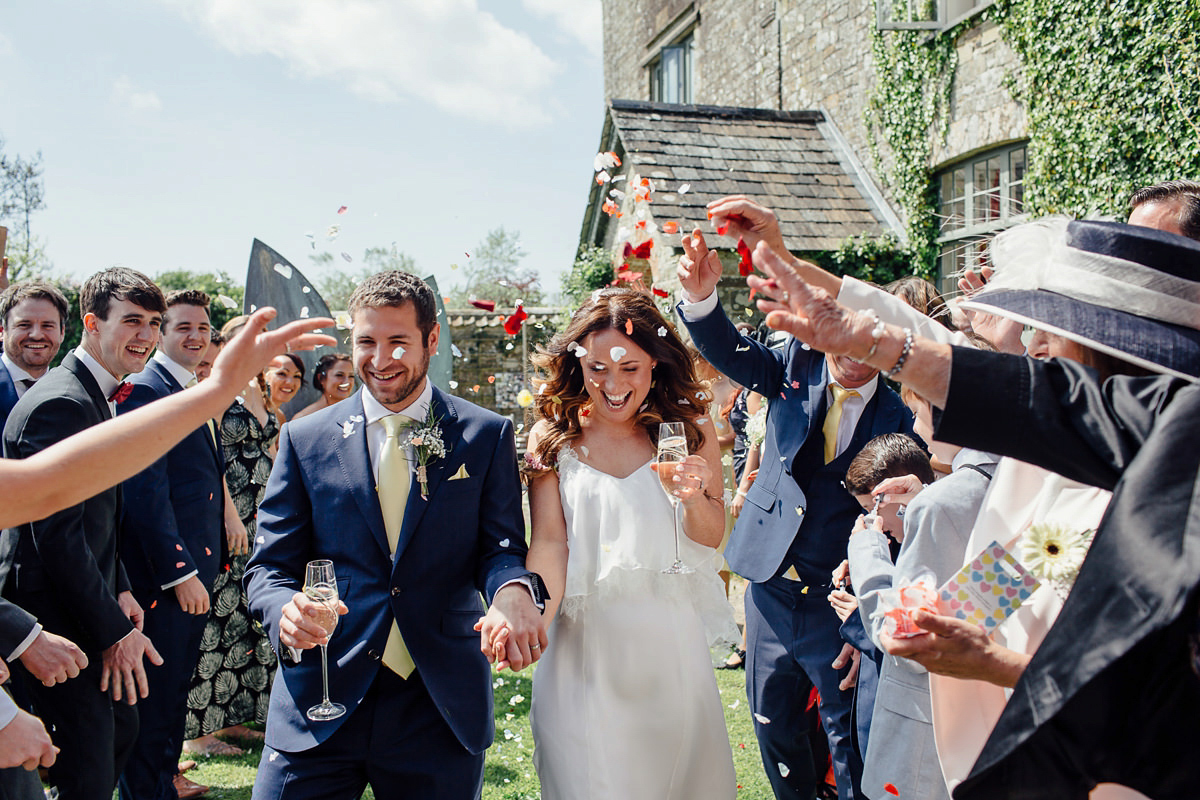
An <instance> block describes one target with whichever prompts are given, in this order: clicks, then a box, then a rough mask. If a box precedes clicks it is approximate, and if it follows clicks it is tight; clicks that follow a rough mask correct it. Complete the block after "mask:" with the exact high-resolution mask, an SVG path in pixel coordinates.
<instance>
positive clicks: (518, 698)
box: [508, 694, 525, 706]
mask: <svg viewBox="0 0 1200 800" xmlns="http://www.w3.org/2000/svg"><path fill="white" fill-rule="evenodd" d="M524 702H525V695H523V694H514V695H513V696H512V697H510V698H508V704H509V705H510V706H515V705H519V704H521V703H524Z"/></svg>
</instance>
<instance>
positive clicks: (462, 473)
mask: <svg viewBox="0 0 1200 800" xmlns="http://www.w3.org/2000/svg"><path fill="white" fill-rule="evenodd" d="M469 477H471V474H470V473H469V472H467V465H466V464H463V465H462V466H461V467H459V468H458V472H456V473H454V474H453V475H451V476H450V477H449V479H448V480H452V481H457V480H462V479H463V478H469Z"/></svg>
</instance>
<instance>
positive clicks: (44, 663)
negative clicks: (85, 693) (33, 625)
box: [20, 631, 88, 686]
mask: <svg viewBox="0 0 1200 800" xmlns="http://www.w3.org/2000/svg"><path fill="white" fill-rule="evenodd" d="M20 661H21V663H22V664H23V665H24V666H25V669H27V670H29V674H31V675H33V677H35V678H37V679H38V680H39V681H41V682H42V684H43V685H44V686H53V685H54V684H56V683H66V682H67V680H69V679H71V678H75V677H78V676H79V671H80V670H82V669H84V668H86V667H87V665H88V657H87V656H86V655H85V654H84V652H83V651H82V650H80V649H79V645H77V644H75V643H74V642H72V641H71V640H70V639H66V638H63V637H62V636H59V635H57V634H54V633H50V632H49V631H42V632H41V633H39V634H38V636H37V638H36V639H34V640H33V642H31V643H30V645H29V647H26V648H25V652H23V653H21V655H20Z"/></svg>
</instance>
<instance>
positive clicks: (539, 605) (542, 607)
mask: <svg viewBox="0 0 1200 800" xmlns="http://www.w3.org/2000/svg"><path fill="white" fill-rule="evenodd" d="M514 583H519V584H521V585H522V586H524V587H525V588H526V589H527V590H528V591H529V597H530V599H532V600H533V604H534V605H535V606H537V608H538V611H545V610H546V604H545V603H539V602H538V601H537V597H535V596H534V594H533V581H531V580H529V578H527V577H520V578H513V579H512V580H511V581H507V582H505V583H502V584H500V589H503V588H504V587H505V586H512V585H513V584H514ZM500 589H497V590H496V592H497V594H498V593H499V592H500Z"/></svg>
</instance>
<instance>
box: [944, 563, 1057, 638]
mask: <svg viewBox="0 0 1200 800" xmlns="http://www.w3.org/2000/svg"><path fill="white" fill-rule="evenodd" d="M1038 585H1039V583H1038V579H1037V578H1035V577H1033V575H1031V574H1030V573H1029V571H1028V570H1026V569H1025V568H1024V567H1022V566H1021V564H1020V563H1019V562H1018V561H1017V560H1016V559H1015V558H1013V555H1012V554H1011V553H1009V552H1008V551H1007V550H1005V549H1004V548H1003V547H1001V546H1000V544H999V542H992V543H991V544H989V545H988V546H987V547H985V548H984V549H983V552H981V553H980V554H979V555H977V556H976V557H975V558H974V559H972V560H971V562H970V563H969V564H967V565H966V566H964V567H963V568H962V569H961V570H959V571H958V574H956V575H955V576H954V577H953V578H951V579H950V580H948V581H946V583H945V585H943V586H942V588H941V589H939V590H938V595H939V597H938V608H939V610H940V611H941V613H943V614H945V615H947V616H951V617H958V618H959V619H962V620H966V621H967V622H970V623H972V624H975V625H982V626H983V627H984V628H985V629H986V630H987V631H988V632H989V633H990V632H991V631H992V630H994V629H995V628H996V626H997V625H999V624H1000V623H1001V622H1004V620H1006V619H1008V617H1009V615H1011V614H1012V613H1013V612H1014V611H1016V610H1017V609H1018V608H1019V607H1020V606H1021V603H1023V602H1025V599H1026V598H1027V597H1029V595H1031V594H1033V591H1034V590H1035V589H1037V587H1038Z"/></svg>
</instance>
